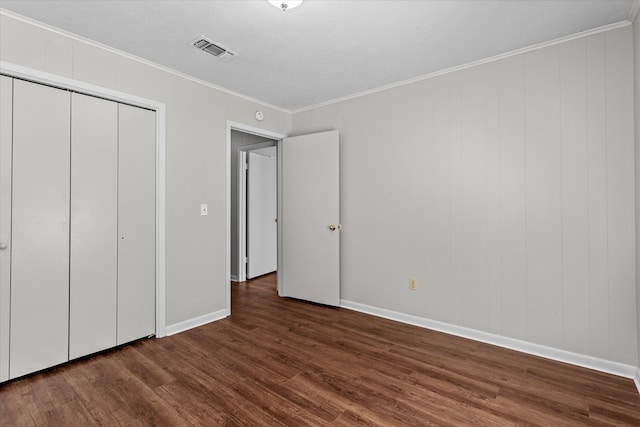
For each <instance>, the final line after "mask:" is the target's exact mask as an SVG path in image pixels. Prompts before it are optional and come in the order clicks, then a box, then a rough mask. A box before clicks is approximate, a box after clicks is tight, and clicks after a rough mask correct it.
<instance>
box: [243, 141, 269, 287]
mask: <svg viewBox="0 0 640 427" xmlns="http://www.w3.org/2000/svg"><path fill="white" fill-rule="evenodd" d="M277 146H278V142H277V140H273V141H265V142H259V143H257V144H252V145H245V146H243V147H238V186H237V193H238V194H237V197H238V198H237V200H238V223H237V227H238V265H237V267H238V277H237V280H238V282H244V281H245V280H247V268H246V263H244V262H243V260H244V259H245V258H246V257H247V186H246V184H247V175H246V174H245V173H244V169H243V165H244V163H246V159H247V156H248V154H249V152H250V151H253V150H259V149H261V148H267V147H277Z"/></svg>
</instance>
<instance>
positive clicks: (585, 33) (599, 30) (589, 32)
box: [292, 0, 640, 114]
mask: <svg viewBox="0 0 640 427" xmlns="http://www.w3.org/2000/svg"><path fill="white" fill-rule="evenodd" d="M638 3H640V0H635V3H634V4H638ZM629 25H631V22H630V21H621V22H616V23H614V24H609V25H605V26H603V27H598V28H594V29H591V30H587V31H582V32H580V33H576V34H572V35H569V36H564V37H560V38H557V39H553V40H549V41H546V42H543V43H538V44H535V45H531V46H528V47H524V48H521V49H516V50H512V51H510V52H506V53H501V54H499V55H495V56H490V57H488V58H484V59H480V60H478V61H473V62H468V63H466V64H462V65H457V66H455V67H451V68H447V69H445V70H440V71H435V72H433V73H429V74H424V75H422V76H418V77H414V78H411V79H407V80H402V81H400V82H396V83H391V84H388V85H385V86H379V87H377V88H374V89H369V90H366V91H363V92H358V93H356V94H353V95H347V96H343V97H340V98H335V99H332V100H329V101H325V102H321V103H318V104H314V105H310V106H308V107H302V108H298V109H294V110H292V113H293V114H297V113H302V112H304V111H309V110H314V109H316V108H320V107H326V106H328V105H332V104H337V103H340V102H344V101H349V100H351V99H355V98H360V97H362V96H366V95H371V94H373V93H377V92H382V91H385V90H388V89H393V88H396V87H401V86H406V85H410V84H413V83H417V82H420V81H423V80H428V79H432V78H434V77H438V76H442V75H446V74H451V73H454V72H456V71H460V70H465V69H467V68H472V67H476V66H478V65H483V64H488V63H490V62H495V61H499V60H501V59H505V58H510V57H512V56H516V55H521V54H523V53H527V52H532V51H534V50H538V49H543V48H545V47H549V46H554V45H557V44H561V43H566V42H568V41H571V40H576V39H580V38H583V37H589V36H592V35H594V34H600V33H604V32H606V31H612V30H616V29H618V28H624V27H628V26H629Z"/></svg>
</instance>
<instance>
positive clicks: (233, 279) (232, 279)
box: [231, 274, 238, 282]
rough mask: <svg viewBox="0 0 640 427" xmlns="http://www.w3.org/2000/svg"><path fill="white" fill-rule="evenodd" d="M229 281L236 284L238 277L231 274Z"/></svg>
mask: <svg viewBox="0 0 640 427" xmlns="http://www.w3.org/2000/svg"><path fill="white" fill-rule="evenodd" d="M231 281H232V282H237V281H238V276H237V275H236V274H232V275H231Z"/></svg>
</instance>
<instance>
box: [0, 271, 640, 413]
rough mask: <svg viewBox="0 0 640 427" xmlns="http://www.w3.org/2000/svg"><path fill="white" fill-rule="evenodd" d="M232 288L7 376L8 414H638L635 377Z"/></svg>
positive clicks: (254, 288)
mask: <svg viewBox="0 0 640 427" xmlns="http://www.w3.org/2000/svg"><path fill="white" fill-rule="evenodd" d="M232 288H233V298H232V300H233V315H232V316H231V317H230V318H228V319H225V320H221V321H219V322H215V323H211V324H208V325H205V326H202V327H200V328H196V329H192V330H190V331H187V332H184V333H181V334H178V335H174V336H171V337H167V338H163V339H148V340H142V341H139V342H136V343H134V344H132V345H128V346H124V347H121V348H118V349H116V350H113V351H109V352H105V353H102V354H99V355H95V356H92V357H89V358H87V359H84V360H81V361H77V362H72V363H69V364H67V365H64V366H61V367H58V368H54V369H51V370H49V371H46V372H43V373H39V374H35V375H32V376H29V377H27V378H23V379H19V380H15V381H12V382H9V383H6V384H4V385H2V386H0V425H2V426H31V425H38V426H46V425H51V426H90V425H107V426H112V425H126V426H147V425H162V426H164V425H168V426H182V425H185V426H190V425H202V426H214V425H229V426H234V425H250V426H305V425H314V426H322V425H332V426H350V425H366V426H374V425H382V426H425V425H455V426H459V425H491V426H494V425H543V426H561V425H635V426H638V425H640V397H639V395H638V392H637V391H636V389H635V386H634V384H633V381H632V380H629V379H624V378H619V377H615V376H612V375H606V374H603V373H599V372H594V371H590V370H588V369H583V368H578V367H575V366H570V365H565V364H562V363H557V362H552V361H548V360H545V359H541V358H537V357H533V356H528V355H525V354H522V353H518V352H515V351H510V350H505V349H502V348H498V347H494V346H491V345H487V344H482V343H478V342H474V341H470V340H466V339H462V338H456V337H452V336H448V335H445V334H441V333H437V332H433V331H429V330H425V329H421V328H417V327H413V326H408V325H403V324H400V323H396V322H392V321H388V320H384V319H378V318H375V317H371V316H367V315H364V314H360V313H356V312H353V311H349V310H344V309H336V308H327V307H323V306H318V305H314V304H309V303H304V302H301V301H295V300H289V299H281V298H278V297H277V296H276V294H275V275H269V276H265V277H262V278H259V279H257V280H253V281H249V282H246V283H243V284H234V285H233V286H232Z"/></svg>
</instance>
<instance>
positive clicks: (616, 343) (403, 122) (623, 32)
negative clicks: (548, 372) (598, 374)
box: [293, 26, 638, 365]
mask: <svg viewBox="0 0 640 427" xmlns="http://www.w3.org/2000/svg"><path fill="white" fill-rule="evenodd" d="M632 53H633V50H632V28H631V27H630V26H628V27H624V28H621V29H617V30H613V31H609V32H606V33H600V34H596V35H592V36H589V37H586V38H579V39H575V40H572V41H569V42H565V43H562V44H557V45H553V46H548V47H545V48H542V49H538V50H534V51H530V52H527V53H524V54H520V55H516V56H512V57H510V58H507V59H502V60H499V61H494V62H489V63H486V64H483V65H479V66H475V67H472V68H468V69H465V70H461V71H457V72H454V73H449V74H446V75H442V76H439V77H435V78H430V79H426V80H423V81H420V82H417V83H414V84H410V85H405V86H400V87H397V88H393V89H389V90H384V91H381V92H377V93H374V94H369V95H366V96H362V97H358V98H353V99H351V100H345V101H342V102H339V103H335V104H331V105H327V106H324V107H320V108H314V109H312V110H309V111H301V112H298V113H296V114H294V118H293V124H294V128H293V133H294V134H304V133H309V132H314V131H320V130H327V129H339V130H340V131H341V141H342V147H341V150H342V153H341V156H342V157H341V162H342V165H341V169H342V184H341V195H342V224H343V226H344V228H343V231H342V299H343V300H347V301H351V302H357V303H360V304H367V305H370V306H373V307H379V308H383V309H388V310H394V311H397V312H401V313H407V314H411V315H416V316H420V317H424V318H428V319H435V320H438V321H443V322H447V323H449V324H454V325H460V326H464V327H469V328H473V329H476V330H480V331H484V332H489V333H494V334H498V335H502V336H506V337H512V338H516V339H521V340H525V341H528V342H533V343H536V344H541V345H546V346H550V347H554V348H558V349H564V350H568V351H572V352H577V353H581V354H585V355H591V356H595V357H598V358H603V359H607V360H612V361H617V362H622V363H626V364H632V365H635V364H636V363H637V361H638V346H637V340H638V334H637V330H638V327H637V323H636V296H635V293H636V289H635V288H636V284H635V260H636V256H635V237H634V236H635V231H634V230H635V228H634V227H635V217H634V215H635V214H634V140H633V113H632V111H633V93H632V91H631V90H630V88H631V87H632V86H633V63H632ZM410 276H414V277H416V278H417V291H410V290H408V279H409V277H410Z"/></svg>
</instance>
